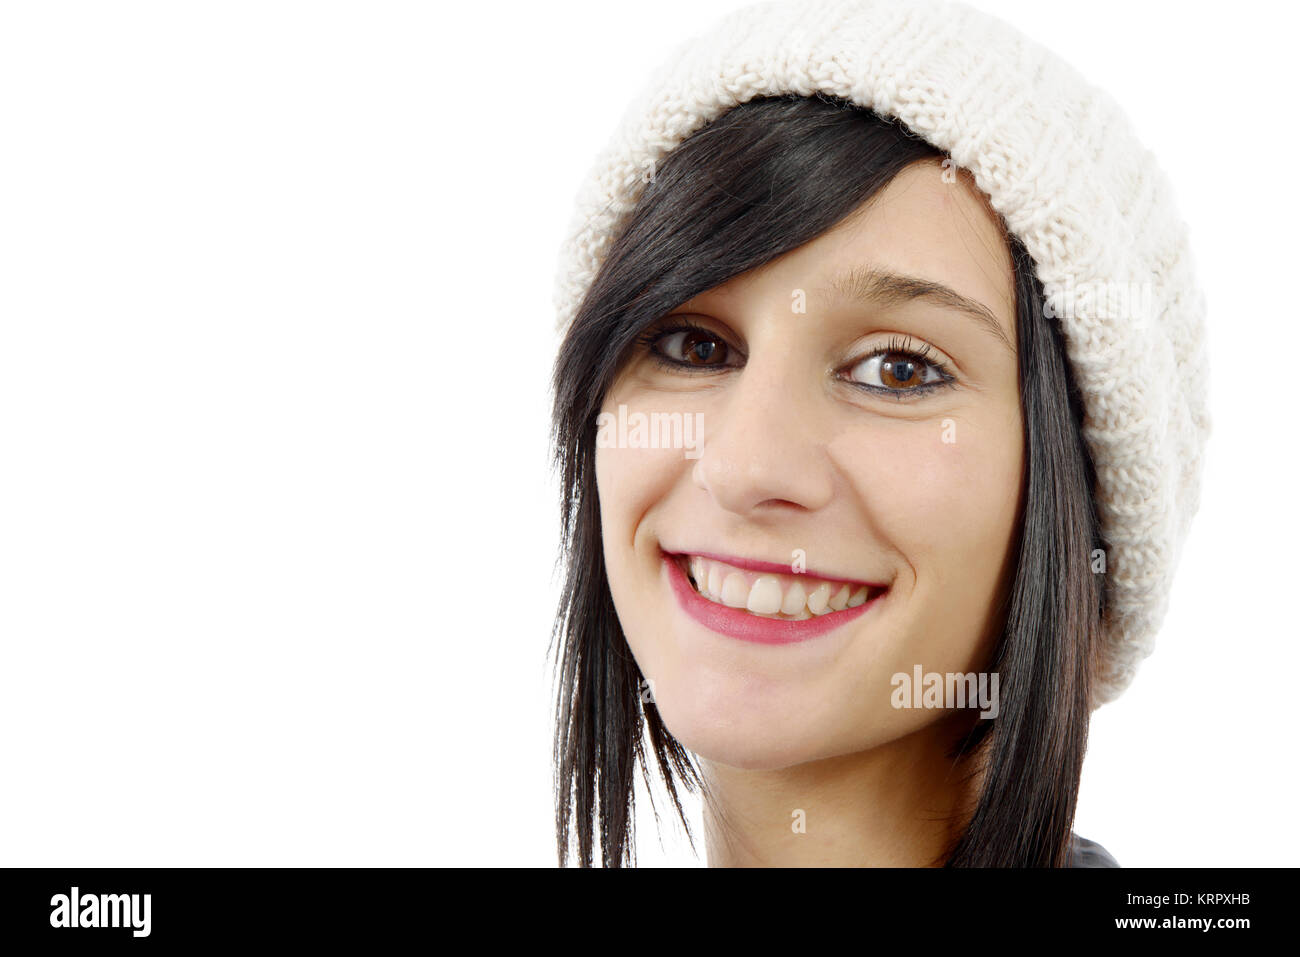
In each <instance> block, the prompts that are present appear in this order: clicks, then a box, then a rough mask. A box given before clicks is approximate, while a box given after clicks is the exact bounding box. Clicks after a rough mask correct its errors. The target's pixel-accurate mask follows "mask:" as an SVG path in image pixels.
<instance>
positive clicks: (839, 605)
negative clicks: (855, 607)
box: [829, 585, 852, 611]
mask: <svg viewBox="0 0 1300 957" xmlns="http://www.w3.org/2000/svg"><path fill="white" fill-rule="evenodd" d="M850 591H852V589H850V588H849V586H848V585H845V586H844V587H843V588H841V589H840V590H839V591H837V592H836V593H835V595H834V596H833V597H832V598H831V600H830V602H829V604H830V606H831V608H833V609H835V610H836V611H843V610H844V609H845V608H848V607H849V592H850Z"/></svg>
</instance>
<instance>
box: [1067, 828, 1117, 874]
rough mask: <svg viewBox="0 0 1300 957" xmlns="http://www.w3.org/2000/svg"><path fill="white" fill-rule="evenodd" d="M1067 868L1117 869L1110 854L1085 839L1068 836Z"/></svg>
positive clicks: (1093, 842) (1077, 836) (1095, 843)
mask: <svg viewBox="0 0 1300 957" xmlns="http://www.w3.org/2000/svg"><path fill="white" fill-rule="evenodd" d="M1066 866H1067V867H1119V862H1118V861H1116V860H1115V858H1113V857H1111V856H1110V852H1109V851H1107V850H1106V849H1105V848H1104V847H1102V846H1101V845H1100V844H1098V843H1097V842H1096V841H1090V840H1088V839H1087V838H1086V837H1080V836H1079V835H1078V834H1074V833H1073V832H1072V833H1071V834H1070V862H1069V864H1068V865H1066Z"/></svg>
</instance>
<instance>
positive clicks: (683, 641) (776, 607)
mask: <svg viewBox="0 0 1300 957" xmlns="http://www.w3.org/2000/svg"><path fill="white" fill-rule="evenodd" d="M950 178H951V177H945V176H944V175H943V170H942V169H941V168H940V166H939V164H938V163H937V162H932V161H924V162H918V163H914V164H913V165H911V166H909V167H907V168H906V169H904V170H903V172H901V173H900V174H899V175H898V176H897V177H895V179H894V180H893V181H892V182H891V183H890V184H889V185H888V186H887V187H886V188H885V189H883V190H882V191H881V192H879V193H878V194H877V195H876V196H875V197H874V198H873V199H872V200H871V201H870V202H869V203H867V204H866V205H865V206H864V207H863V208H861V209H859V210H858V211H857V212H856V213H855V214H854V215H853V216H852V217H850V218H849V219H847V220H845V221H843V222H842V223H841V224H839V225H838V226H837V227H836V228H835V229H833V230H831V231H830V232H827V233H825V234H824V235H822V236H820V237H818V238H817V239H815V240H813V241H812V242H810V243H807V244H805V245H804V246H801V247H799V248H797V249H795V250H793V251H791V252H789V253H787V254H786V255H784V256H782V257H780V258H779V259H777V260H775V261H773V262H771V263H769V264H767V265H766V266H764V267H762V268H761V269H758V270H753V271H751V272H749V273H746V274H744V275H741V276H738V277H735V278H734V279H732V280H731V281H729V282H727V283H725V284H723V285H721V286H719V287H717V288H714V289H711V290H709V291H707V292H705V293H702V294H700V295H698V296H696V297H695V298H693V299H691V300H689V301H687V302H685V303H682V304H681V305H680V306H679V307H677V308H676V309H674V310H672V312H671V313H670V314H669V315H667V316H665V317H663V318H662V319H661V320H659V321H657V322H656V323H655V325H654V326H652V327H651V328H649V329H648V330H646V333H647V334H646V336H644V337H643V341H642V343H641V344H640V345H639V346H638V350H637V352H636V354H635V355H634V356H633V357H632V358H631V359H630V360H629V361H628V363H627V365H626V366H625V367H624V369H623V370H622V371H621V373H620V375H619V377H618V379H617V381H616V382H615V383H614V385H613V386H612V387H611V389H610V390H609V391H608V393H607V394H606V396H605V400H604V403H603V406H602V412H604V413H609V414H610V415H611V416H614V417H618V416H619V414H620V406H623V407H625V409H624V413H623V414H624V416H625V417H626V418H625V421H627V422H629V423H631V424H633V425H635V423H636V417H635V416H636V413H638V412H639V413H643V414H644V415H645V416H646V417H647V419H648V418H649V417H650V416H651V415H652V414H654V413H661V414H668V415H673V414H678V415H679V416H680V417H681V419H682V421H684V422H686V423H687V424H688V425H689V424H690V423H694V422H698V423H699V424H700V425H701V426H702V434H701V435H700V436H699V441H698V443H697V444H696V446H695V449H694V450H691V449H683V448H680V447H678V448H646V447H616V446H617V445H618V443H614V444H613V445H611V444H610V443H601V445H603V446H605V447H598V449H597V453H596V476H597V485H598V490H599V496H600V516H601V530H602V537H603V542H604V557H605V562H606V568H607V571H608V576H609V585H610V590H611V593H612V595H613V599H614V604H615V607H616V609H617V611H618V616H619V621H620V623H621V625H622V627H623V631H624V633H625V634H626V636H627V641H628V645H629V647H630V648H631V650H632V653H633V655H634V657H635V658H636V662H637V664H638V666H639V667H640V669H641V673H642V674H643V675H644V676H645V678H646V679H648V680H649V681H650V682H651V683H652V689H653V690H652V693H653V698H654V702H655V705H656V706H657V708H658V710H659V714H660V716H661V718H662V719H663V721H664V723H665V725H666V726H667V727H668V729H669V731H671V732H672V734H673V735H674V736H675V737H676V738H677V739H678V740H679V741H680V742H681V743H682V744H683V745H684V746H685V747H686V748H688V749H690V750H691V751H693V752H695V753H696V754H697V755H699V756H701V757H702V758H704V759H706V760H709V761H713V762H717V763H719V764H722V765H728V766H731V767H736V768H747V769H777V768H784V767H789V766H792V765H796V764H801V763H804V762H808V761H813V760H817V759H821V758H828V757H833V756H836V755H843V754H851V753H856V752H861V751H866V750H869V749H871V748H874V747H877V746H879V745H882V744H885V743H887V742H890V741H895V740H896V739H900V738H903V737H904V736H906V735H909V734H911V733H912V732H915V731H918V730H920V729H921V728H923V727H925V726H928V725H932V724H933V723H934V722H935V721H936V720H937V719H939V718H941V717H943V716H944V714H945V713H944V712H942V711H938V710H926V709H897V708H895V707H893V704H892V703H891V698H892V696H893V693H894V685H893V683H892V679H893V676H894V675H895V674H897V673H900V672H901V673H905V674H907V675H908V676H911V675H912V674H913V669H914V667H915V666H916V665H920V666H921V670H922V672H923V673H928V672H938V673H941V674H943V673H953V672H961V673H966V672H972V671H975V672H978V671H982V670H985V667H986V664H987V661H988V656H989V654H990V652H991V651H992V648H993V645H994V642H995V640H996V637H997V634H998V633H999V631H1000V629H1001V625H1002V621H1001V618H1000V614H999V607H1000V603H1001V600H1002V598H1003V596H1004V594H1005V590H1006V587H1007V583H1008V581H1009V577H1010V574H1011V571H1012V563H1013V560H1014V552H1013V547H1014V543H1015V538H1016V528H1017V522H1018V519H1019V515H1020V502H1021V490H1022V484H1023V432H1022V423H1021V414H1020V403H1019V388H1018V376H1017V360H1016V352H1015V345H1014V344H1015V342H1016V328H1015V299H1014V292H1013V284H1012V276H1013V270H1012V262H1011V257H1010V254H1009V252H1008V250H1007V246H1006V242H1005V240H1004V239H1003V237H1002V233H1001V230H1000V228H999V226H998V223H997V220H996V218H995V216H994V215H993V213H992V212H991V211H990V210H989V208H988V207H987V205H986V203H985V201H984V200H983V198H982V197H981V195H980V194H979V192H978V191H977V190H976V189H975V188H974V186H973V185H971V183H970V182H969V181H968V180H967V178H966V176H965V174H964V173H963V174H961V175H960V176H959V177H958V178H957V180H956V181H955V182H947V181H946V180H947V179H950ZM686 434H687V435H688V436H689V432H687V433H686ZM623 444H624V445H641V446H644V444H645V443H640V442H628V443H623ZM704 556H710V557H708V558H706V557H704ZM701 592H703V594H701Z"/></svg>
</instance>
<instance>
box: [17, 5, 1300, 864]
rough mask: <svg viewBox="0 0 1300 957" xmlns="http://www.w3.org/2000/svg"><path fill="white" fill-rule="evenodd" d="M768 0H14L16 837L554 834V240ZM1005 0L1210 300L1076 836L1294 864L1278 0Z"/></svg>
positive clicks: (370, 859)
mask: <svg viewBox="0 0 1300 957" xmlns="http://www.w3.org/2000/svg"><path fill="white" fill-rule="evenodd" d="M739 5H740V4H737V3H731V2H710V0H688V2H680V0H662V2H656V3H654V4H630V3H608V2H582V3H578V2H564V3H558V2H557V3H548V4H531V3H523V2H518V3H492V4H447V3H433V2H430V3H376V2H366V3H361V2H352V3H322V2H313V3H282V2H255V3H249V2H231V0H224V2H221V3H161V2H159V3H125V2H119V3H113V4H103V3H77V4H72V3H59V2H41V3H9V4H6V5H5V6H4V7H3V8H0V137H2V138H3V145H2V147H0V775H3V779H4V784H3V787H0V863H3V864H5V865H26V866H69V865H85V866H112V865H120V866H142V865H159V866H166V865H293V864H302V865H318V864H320V865H323V864H337V865H425V864H468V865H514V864H519V865H538V866H553V865H554V862H555V849H554V841H553V836H552V834H553V824H552V818H553V812H552V803H551V771H550V747H551V702H552V698H551V691H552V688H551V678H550V668H549V659H548V657H547V644H548V640H549V631H550V623H551V619H552V614H553V611H554V607H555V601H556V597H557V595H558V577H556V576H555V575H554V574H553V565H554V560H555V557H556V549H555V545H556V535H557V528H558V525H557V521H556V516H557V515H558V507H559V506H558V501H557V498H556V493H555V489H554V486H553V483H552V480H551V478H550V476H549V473H548V470H547V451H548V450H547V444H546V442H547V429H548V424H549V423H548V411H549V405H548V402H549V397H548V393H547V388H548V377H549V372H550V363H551V359H552V357H553V351H554V345H555V341H554V340H553V338H552V335H551V326H552V316H553V313H552V306H551V289H552V281H553V277H554V269H555V261H556V255H557V252H558V247H559V243H560V240H561V238H562V236H563V234H564V232H565V230H566V229H567V228H568V225H569V217H570V214H571V209H572V202H573V199H574V196H575V193H576V191H577V188H578V185H579V181H580V179H581V178H582V176H583V174H584V173H585V172H586V170H587V168H588V167H589V165H590V164H591V162H592V160H593V159H594V157H595V155H596V153H597V152H598V150H599V149H600V148H601V147H602V146H603V145H604V144H605V142H606V139H607V137H608V136H609V135H610V133H611V132H612V131H613V128H614V126H615V124H616V121H617V119H618V118H619V117H620V116H621V114H622V111H623V110H624V109H625V108H626V105H627V103H628V102H629V101H630V100H631V98H632V97H633V96H634V95H635V94H636V93H637V92H639V90H640V89H641V87H642V86H643V84H644V83H645V81H646V79H647V77H648V75H649V72H650V70H651V69H652V68H653V67H654V66H655V65H657V64H658V62H659V61H660V60H661V59H662V57H663V56H664V55H665V54H666V53H667V52H668V51H669V50H670V49H671V48H672V46H673V45H675V44H676V43H678V42H680V41H681V40H683V39H685V38H686V37H687V36H689V35H691V34H693V33H696V32H699V31H700V30H703V29H704V28H706V27H707V26H709V25H710V24H711V23H712V22H713V21H714V20H716V19H717V18H718V17H720V16H721V15H723V14H724V13H726V12H728V11H729V10H731V9H734V8H735V7H737V6H739ZM976 5H977V6H979V7H982V8H985V9H987V10H989V11H990V12H993V13H996V14H998V15H1000V16H1002V17H1003V18H1004V19H1007V20H1009V21H1010V22H1011V23H1013V24H1014V25H1016V26H1017V27H1018V28H1020V29H1021V30H1022V31H1024V32H1025V33H1027V34H1028V35H1029V36H1031V37H1033V38H1035V39H1037V40H1039V41H1040V42H1042V43H1044V44H1046V45H1047V46H1048V47H1050V48H1052V49H1053V50H1055V51H1057V52H1058V53H1060V54H1061V55H1062V56H1063V57H1065V59H1067V60H1068V61H1070V62H1071V63H1072V64H1074V65H1075V66H1076V67H1077V68H1079V69H1080V70H1081V71H1082V72H1083V74H1084V75H1085V76H1087V77H1088V78H1089V79H1090V80H1092V81H1093V82H1095V83H1097V84H1099V85H1101V86H1102V87H1104V88H1106V89H1107V90H1109V91H1110V92H1111V93H1112V94H1114V95H1115V96H1116V98H1117V99H1119V100H1120V102H1121V103H1122V104H1123V105H1124V106H1125V108H1126V109H1127V110H1128V112H1129V115H1130V117H1131V118H1132V120H1133V123H1134V126H1135V127H1136V129H1137V130H1138V132H1139V135H1140V136H1142V138H1143V140H1144V141H1145V142H1146V143H1147V144H1148V145H1149V146H1150V147H1151V148H1152V149H1153V150H1154V151H1155V153H1156V155H1157V156H1159V157H1160V159H1161V162H1162V164H1163V165H1164V167H1165V169H1166V170H1167V171H1168V173H1169V175H1170V178H1171V179H1172V181H1173V183H1174V186H1175V190H1176V193H1177V196H1178V199H1179V202H1180V206H1181V209H1182V211H1183V214H1184V216H1185V217H1186V219H1187V220H1188V221H1189V223H1191V225H1192V230H1193V232H1192V239H1193V248H1194V251H1195V254H1196V257H1197V261H1198V263H1199V265H1200V268H1201V276H1202V282H1203V285H1204V287H1205V290H1206V295H1207V299H1208V303H1209V307H1210V308H1209V313H1210V317H1209V319H1210V346H1211V358H1212V363H1213V367H1214V374H1215V377H1214V381H1213V386H1212V390H1211V396H1212V409H1213V417H1214V429H1215V431H1214V435H1213V436H1212V438H1211V444H1210V448H1209V456H1208V460H1207V467H1206V473H1205V486H1204V493H1203V502H1202V508H1201V512H1200V514H1199V516H1198V518H1197V520H1196V522H1195V523H1194V525H1193V530H1192V535H1191V537H1190V539H1189V540H1188V544H1187V548H1186V551H1185V552H1184V556H1183V562H1182V565H1181V568H1180V571H1179V577H1178V581H1177V586H1176V588H1175V590H1174V593H1173V596H1172V599H1171V607H1170V612H1169V615H1168V618H1167V619H1166V622H1165V625H1164V628H1163V630H1162V632H1161V634H1160V636H1159V639H1158V641H1157V645H1156V652H1155V654H1154V655H1153V656H1152V657H1151V658H1149V659H1148V660H1147V661H1146V662H1145V664H1144V665H1143V667H1142V669H1141V671H1140V673H1139V676H1138V678H1137V680H1136V682H1135V683H1134V685H1133V686H1132V687H1131V688H1130V689H1129V691H1128V692H1127V693H1126V694H1125V695H1124V696H1123V697H1122V698H1121V699H1120V700H1119V701H1118V702H1116V703H1113V704H1110V705H1107V706H1105V707H1103V708H1102V709H1100V710H1099V711H1098V712H1097V714H1096V716H1095V718H1094V723H1093V732H1092V739H1091V745H1090V750H1089V756H1088V760H1087V764H1086V767H1085V776H1084V782H1083V789H1082V793H1081V796H1080V800H1079V807H1078V818H1077V823H1076V830H1077V831H1078V832H1079V833H1081V834H1083V835H1085V836H1087V837H1091V838H1093V839H1095V840H1097V841H1099V842H1101V843H1102V844H1103V845H1104V846H1106V847H1107V848H1108V849H1109V850H1110V851H1111V852H1112V853H1113V854H1114V855H1115V857H1116V858H1118V860H1119V861H1120V863H1121V864H1123V865H1126V866H1142V865H1164V864H1172V865H1195V864H1207V865H1260V864H1270V865H1272V864H1276V865H1280V864H1291V863H1294V861H1295V860H1296V858H1297V852H1298V851H1300V845H1298V841H1297V837H1296V834H1295V830H1294V828H1293V826H1292V822H1291V820H1290V818H1291V811H1292V810H1293V808H1294V803H1295V791H1296V785H1297V775H1296V770H1295V758H1296V744H1295V740H1296V739H1295V735H1296V731H1295V728H1294V727H1293V715H1294V713H1295V701H1294V698H1293V694H1294V683H1295V682H1294V679H1295V677H1296V675H1297V673H1300V672H1298V671H1297V668H1298V666H1300V661H1297V638H1298V637H1300V635H1298V634H1297V632H1298V629H1297V627H1296V622H1295V617H1294V598H1295V595H1296V593H1297V586H1296V584H1295V582H1294V580H1293V579H1294V574H1295V570H1296V562H1295V559H1294V553H1295V548H1296V536H1297V532H1298V531H1300V528H1298V527H1297V521H1296V508H1295V505H1294V502H1295V499H1294V496H1295V494H1296V492H1295V489H1296V480H1295V478H1294V473H1293V471H1292V470H1293V469H1294V468H1295V465H1296V459H1297V456H1296V443H1297V439H1296V412H1295V396H1296V375H1295V373H1294V371H1293V369H1294V363H1295V361H1296V359H1297V357H1300V336H1298V335H1297V331H1296V328H1297V316H1296V309H1295V305H1294V302H1295V296H1294V292H1293V290H1292V287H1291V283H1292V281H1293V278H1294V277H1295V275H1296V272H1297V270H1296V264H1295V251H1296V242H1295V228H1296V227H1295V224H1296V220H1297V213H1298V212H1300V210H1297V200H1296V192H1297V190H1296V172H1295V160H1296V157H1297V155H1300V152H1298V151H1297V142H1296V134H1295V129H1296V124H1295V119H1294V117H1295V108H1294V101H1295V97H1296V93H1297V90H1296V86H1297V83H1296V72H1295V71H1296V61H1295V57H1294V53H1293V50H1292V46H1291V37H1293V35H1294V33H1293V31H1292V30H1291V29H1289V28H1286V29H1284V28H1283V25H1282V24H1281V23H1280V22H1278V21H1277V19H1276V18H1277V17H1278V16H1280V15H1281V11H1283V10H1284V9H1285V7H1284V6H1283V5H1278V4H1273V3H1244V2H1241V3H1232V4H1214V5H1211V4H1199V3H1150V2H1147V3H1143V2H1134V0H1124V2H1100V0H1097V2H1092V3H1088V4H1077V3H1050V4H1049V3H1042V2H1031V0H1025V2H1009V0H1008V2H995V0H978V2H977V3H976ZM638 850H639V856H640V863H641V864H643V865H655V864H669V863H683V864H692V865H699V864H700V863H701V861H700V859H698V858H696V857H694V856H693V855H692V854H691V853H690V851H689V849H687V848H686V847H685V845H684V842H683V841H682V840H681V839H680V837H679V836H678V835H677V834H676V832H675V831H674V830H673V829H672V828H671V827H666V828H665V830H664V837H663V844H662V846H661V845H660V842H659V841H657V840H656V839H655V837H654V828H653V824H652V822H651V821H650V819H649V818H643V820H642V828H641V840H640V842H639V846H638Z"/></svg>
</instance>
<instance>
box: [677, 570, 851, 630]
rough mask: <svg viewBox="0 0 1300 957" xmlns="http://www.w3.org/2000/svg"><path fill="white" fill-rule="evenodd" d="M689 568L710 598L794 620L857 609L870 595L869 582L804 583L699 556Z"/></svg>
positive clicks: (788, 577) (752, 611)
mask: <svg viewBox="0 0 1300 957" xmlns="http://www.w3.org/2000/svg"><path fill="white" fill-rule="evenodd" d="M686 568H687V570H688V571H689V573H690V577H691V579H692V580H693V581H694V582H695V588H696V590H697V591H698V592H699V593H700V594H701V595H702V596H703V597H705V598H706V599H708V600H709V601H712V602H716V603H719V604H723V605H727V606H728V607H730V608H743V609H745V610H746V611H748V612H750V613H751V614H755V615H765V616H769V617H773V616H777V615H782V616H784V617H785V618H786V619H788V620H792V621H806V620H807V619H809V618H812V617H813V616H814V615H829V614H830V613H831V612H834V611H843V610H844V609H846V608H857V607H859V606H860V605H863V604H865V603H866V601H867V598H868V597H869V596H870V589H869V588H868V587H867V586H866V585H860V586H855V585H853V584H850V583H845V582H832V581H824V580H823V581H819V580H817V579H812V580H811V581H809V582H807V583H804V582H801V581H794V580H792V579H793V576H783V575H758V576H756V577H755V576H754V575H753V574H752V573H749V574H746V573H743V572H741V571H739V570H737V569H734V568H732V567H731V566H728V565H726V564H723V563H722V562H717V561H714V560H712V559H707V558H701V557H700V556H698V555H691V556H689V558H688V559H687V561H686ZM751 579H752V580H753V583H752V584H751Z"/></svg>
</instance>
